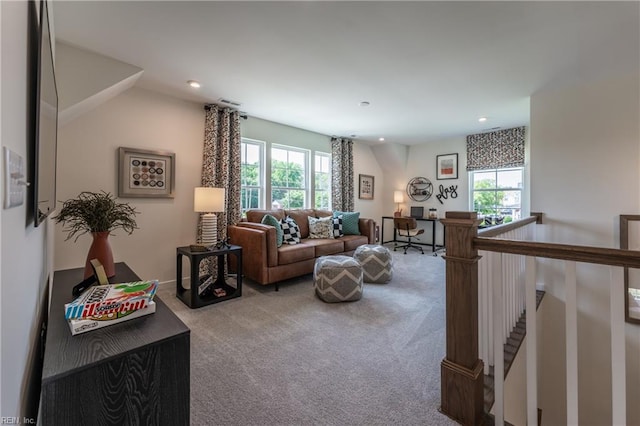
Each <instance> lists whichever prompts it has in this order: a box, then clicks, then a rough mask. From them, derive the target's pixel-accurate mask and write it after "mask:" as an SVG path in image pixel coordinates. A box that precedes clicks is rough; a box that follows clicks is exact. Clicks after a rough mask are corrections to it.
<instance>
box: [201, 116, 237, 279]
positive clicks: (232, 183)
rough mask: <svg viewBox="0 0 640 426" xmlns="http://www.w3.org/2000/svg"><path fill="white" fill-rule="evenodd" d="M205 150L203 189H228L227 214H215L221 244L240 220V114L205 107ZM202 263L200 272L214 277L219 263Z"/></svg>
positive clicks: (226, 194)
mask: <svg viewBox="0 0 640 426" xmlns="http://www.w3.org/2000/svg"><path fill="white" fill-rule="evenodd" d="M204 109H205V119H204V149H203V152H202V180H201V186H203V187H215V188H224V189H225V211H224V212H221V213H216V215H217V223H218V229H217V230H218V234H217V237H218V241H221V240H223V239H226V238H227V226H228V225H235V224H236V223H238V222H239V221H240V217H241V210H240V167H241V166H240V113H239V112H238V111H235V110H232V109H229V108H223V107H219V106H218V105H205V107H204ZM197 235H198V241H201V239H200V238H201V236H202V215H200V218H199V219H198V230H197ZM211 259H212V258H211V257H209V258H207V259H205V260H203V261H202V262H201V264H200V265H201V268H200V271H201V273H203V272H205V271H207V272H208V273H213V274H215V273H216V272H215V270H216V269H217V263H216V262H210V260H211Z"/></svg>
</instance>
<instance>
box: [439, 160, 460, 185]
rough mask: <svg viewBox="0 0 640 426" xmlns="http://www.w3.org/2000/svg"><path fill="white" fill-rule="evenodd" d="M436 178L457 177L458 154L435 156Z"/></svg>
mask: <svg viewBox="0 0 640 426" xmlns="http://www.w3.org/2000/svg"><path fill="white" fill-rule="evenodd" d="M436 171H437V173H436V179H438V180H445V179H458V154H445V155H438V156H436Z"/></svg>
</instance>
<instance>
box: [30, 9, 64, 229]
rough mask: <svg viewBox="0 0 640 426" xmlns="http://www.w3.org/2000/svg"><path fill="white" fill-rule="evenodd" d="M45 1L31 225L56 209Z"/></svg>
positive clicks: (53, 92) (52, 81) (54, 98)
mask: <svg viewBox="0 0 640 426" xmlns="http://www.w3.org/2000/svg"><path fill="white" fill-rule="evenodd" d="M47 3H48V2H47V1H46V0H42V1H41V2H40V26H39V34H38V35H39V37H38V48H37V60H36V64H37V73H36V79H37V83H36V102H35V105H36V108H35V109H36V115H35V124H36V125H35V132H34V133H35V149H34V160H35V161H34V176H33V180H32V182H33V197H34V198H33V200H34V209H35V211H34V220H35V226H38V225H40V224H41V223H42V222H43V221H44V219H45V218H46V217H47V216H49V215H50V214H51V212H53V211H54V210H55V208H56V152H57V145H58V90H57V87H56V76H55V67H54V63H53V53H52V45H53V40H52V38H51V31H50V28H49V11H48V6H47Z"/></svg>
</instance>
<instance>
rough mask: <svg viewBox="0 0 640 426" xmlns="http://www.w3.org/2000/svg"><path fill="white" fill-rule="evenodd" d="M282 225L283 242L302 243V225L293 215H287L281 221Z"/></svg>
mask: <svg viewBox="0 0 640 426" xmlns="http://www.w3.org/2000/svg"><path fill="white" fill-rule="evenodd" d="M280 226H281V227H282V242H283V243H284V244H292V245H293V244H299V243H300V227H299V226H298V224H297V223H296V221H295V220H293V219H292V218H291V216H287V217H285V218H284V219H282V221H280Z"/></svg>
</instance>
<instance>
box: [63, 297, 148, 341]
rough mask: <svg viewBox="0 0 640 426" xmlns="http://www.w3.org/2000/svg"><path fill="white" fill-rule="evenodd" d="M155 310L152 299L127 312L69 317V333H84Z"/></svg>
mask: <svg viewBox="0 0 640 426" xmlns="http://www.w3.org/2000/svg"><path fill="white" fill-rule="evenodd" d="M155 311H156V302H154V301H153V300H152V301H150V302H149V304H148V305H147V307H146V308H142V309H138V310H136V311H127V312H114V313H111V314H105V315H98V316H95V317H91V318H82V319H70V320H69V321H68V322H69V328H70V329H71V334H72V335H73V336H75V335H76V334H81V333H86V332H87V331H92V330H97V329H99V328H102V327H107V326H110V325H113V324H118V323H120V322H123V321H128V320H131V319H134V318H139V317H142V316H145V315H149V314H152V313H154V312H155Z"/></svg>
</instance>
